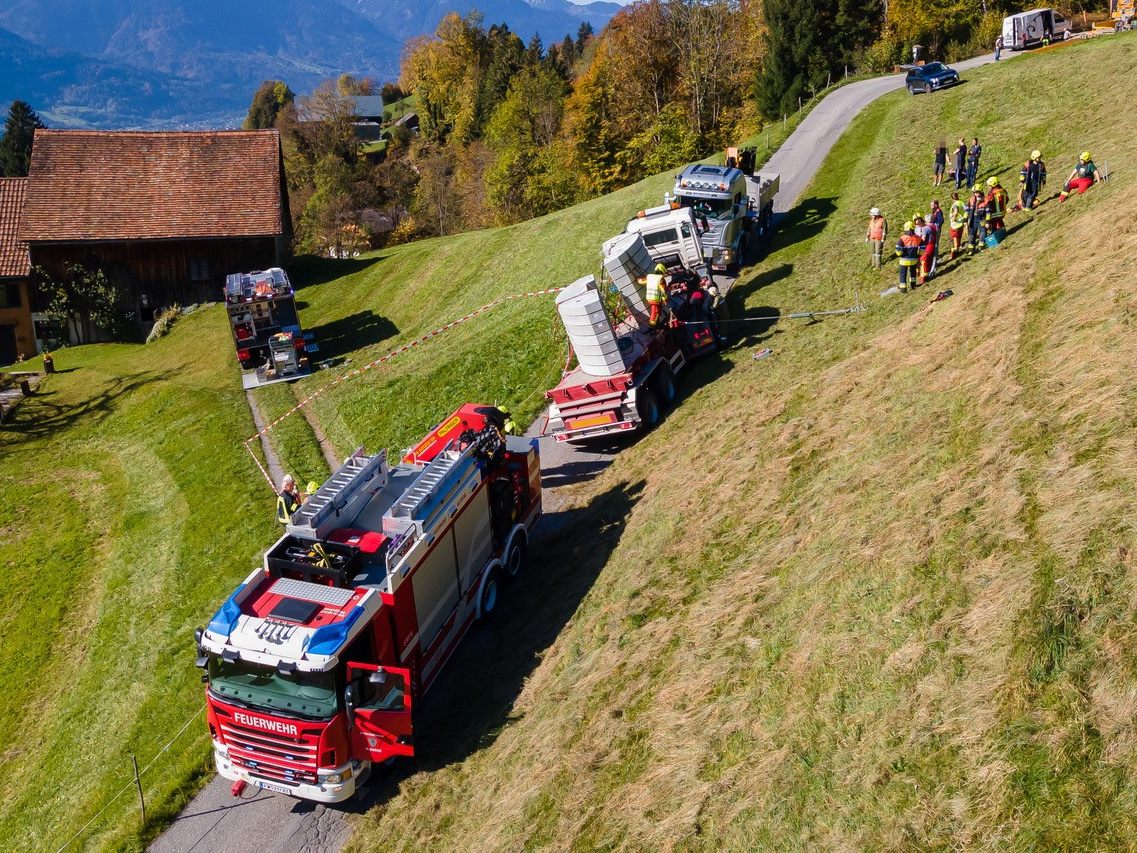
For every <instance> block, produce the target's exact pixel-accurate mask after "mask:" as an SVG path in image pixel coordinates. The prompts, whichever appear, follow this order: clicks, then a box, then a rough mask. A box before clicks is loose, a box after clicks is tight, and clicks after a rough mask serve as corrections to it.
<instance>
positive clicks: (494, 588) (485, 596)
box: [481, 569, 501, 619]
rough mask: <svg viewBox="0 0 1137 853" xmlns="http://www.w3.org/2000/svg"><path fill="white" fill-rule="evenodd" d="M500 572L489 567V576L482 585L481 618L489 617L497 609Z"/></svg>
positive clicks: (499, 592)
mask: <svg viewBox="0 0 1137 853" xmlns="http://www.w3.org/2000/svg"><path fill="white" fill-rule="evenodd" d="M500 581H501V573H500V572H498V570H497V569H490V576H489V577H488V578H486V583H485V585H484V586H483V587H482V617H481V618H482V619H489V618H490V617H491V616H493V614H494V612H495V611H496V610H497V600H498V597H499V596H500V595H501V583H500Z"/></svg>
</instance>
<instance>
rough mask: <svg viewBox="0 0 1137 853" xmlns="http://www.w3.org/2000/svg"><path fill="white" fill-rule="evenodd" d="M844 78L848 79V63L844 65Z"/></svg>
mask: <svg viewBox="0 0 1137 853" xmlns="http://www.w3.org/2000/svg"><path fill="white" fill-rule="evenodd" d="M845 79H846V80H848V79H849V66H848V65H846V66H845Z"/></svg>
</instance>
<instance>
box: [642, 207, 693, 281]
mask: <svg viewBox="0 0 1137 853" xmlns="http://www.w3.org/2000/svg"><path fill="white" fill-rule="evenodd" d="M624 233H626V234H639V235H640V236H641V237H643V241H644V245H645V246H647V250H648V254H650V255H651V257H652V260H654V261H656V262H658V263H662V264H663V265H664V266H666V267H668V268H669V269H670V268H674V267H686V268H687V269H689V270H691V271H693V272H697V273H699V274H700V275H705V274H706V273H707V272H709V270H707V269H706V268H707V262H706V260H705V259H704V258H705V255H704V248H703V242H702V240H701V239H700V236H699V229H698V228H697V227H696V224H695V216H694V213H693V212H692V210H691V208H689V207H679V206H678V205H677V204H675V203H672V202H670V201H668V202H667V203H665V204H661V205H660V206H659V207H650V208H648V209H646V210H641V211H640V212H639V213H637V214H636V218H635V219H633V220H631V221H630V222H629V223H628V224H627V227H625V228H624Z"/></svg>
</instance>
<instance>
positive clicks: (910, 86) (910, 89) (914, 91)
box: [908, 84, 916, 97]
mask: <svg viewBox="0 0 1137 853" xmlns="http://www.w3.org/2000/svg"><path fill="white" fill-rule="evenodd" d="M908 94H909V95H912V96H913V97H915V96H916V89H915V88H914V87H913V86H912V85H911V84H909V85H908Z"/></svg>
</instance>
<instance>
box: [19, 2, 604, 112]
mask: <svg viewBox="0 0 1137 853" xmlns="http://www.w3.org/2000/svg"><path fill="white" fill-rule="evenodd" d="M619 8H620V6H619V4H617V3H610V2H593V3H589V4H587V5H577V4H574V3H570V2H568V0H481V2H475V0H194V2H192V3H179V2H177V1H176V0H8V2H6V3H5V4H4V5H3V7H0V105H6V104H7V103H8V102H9V101H11V100H12V99H14V98H21V99H23V100H26V101H28V102H30V103H31V104H32V106H34V107H35V108H36V109H37V111H38V112H39V113H40V114H41V115H42V116H43V118H44V120H45V121H46V122H47V123H48V124H49V125H51V126H53V127H149V128H159V127H160V128H178V127H232V126H237V125H239V124H240V122H241V120H242V119H243V117H244V113H245V110H246V109H247V107H248V104H249V100H250V99H251V97H252V93H253V91H254V90H255V89H256V87H257V85H258V84H259V83H260V82H261V81H262V80H268V79H281V80H284V81H285V82H287V83H288V84H289V86H291V87H292V89H293V90H294V91H296V92H298V93H301V94H302V93H304V92H307V91H310V90H311V89H312V88H313V87H314V86H315V85H316V84H317V83H319V81H320V80H323V79H327V78H330V77H336V76H338V75H339V74H341V73H343V72H348V73H351V74H354V75H356V76H362V75H367V76H371V77H374V78H376V79H378V80H380V81H382V80H393V79H395V78H396V77H397V76H398V71H399V54H400V51H401V49H402V45H403V43H404V42H405V41H406V40H407V39H408V38H411V37H414V36H417V35H421V34H423V33H429V32H431V31H433V29H434V27H435V26H436V25H437V23H438V21H439V20H441V18H442V16H443V15H445V14H446V13H447V12H450V11H457V12H459V13H461V14H466V13H468V12H470V11H473V10H474V9H477V10H478V11H479V12H480V13H481V14H482V15H483V18H484V20H485V21H486V22H487V23H502V22H504V23H507V24H509V26H510V28H511V29H513V30H514V31H515V32H517V33H518V34H519V35H521V37H522V38H524V39H528V38H529V37H530V36H532V35H533V34H538V35H540V36H541V38H542V39H543V40H544V41H545V43H546V44H548V43H550V42H552V41H559V40H560V39H561V38H563V37H564V36H565V35H566V34H571V35H575V34H576V31H577V29H578V27H579V26H580V25H581V24H582V23H584V22H586V21H587V22H588V23H590V24H591V25H592V26H593V28H594V29H595V30H597V31H599V30H600V29H601V28H602V27H603V26H604V24H605V23H606V22H607V21H608V19H609V18H611V17H612V15H613V14H615V12H616V11H617V10H618V9H619Z"/></svg>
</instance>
